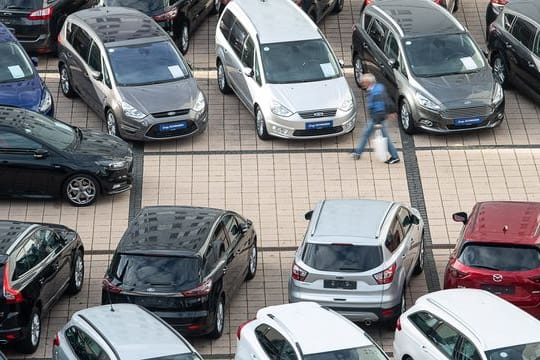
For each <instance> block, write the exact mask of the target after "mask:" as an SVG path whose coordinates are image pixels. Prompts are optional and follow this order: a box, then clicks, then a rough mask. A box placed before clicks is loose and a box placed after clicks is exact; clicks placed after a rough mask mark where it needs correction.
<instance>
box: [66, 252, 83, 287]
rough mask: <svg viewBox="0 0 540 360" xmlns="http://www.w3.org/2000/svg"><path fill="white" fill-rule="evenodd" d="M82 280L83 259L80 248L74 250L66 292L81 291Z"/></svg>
mask: <svg viewBox="0 0 540 360" xmlns="http://www.w3.org/2000/svg"><path fill="white" fill-rule="evenodd" d="M83 282H84V259H83V254H82V251H81V250H77V252H75V257H74V260H73V270H72V272H71V278H70V279H69V285H68V288H67V293H68V294H72V295H73V294H77V293H79V292H80V291H81V289H82V286H83Z"/></svg>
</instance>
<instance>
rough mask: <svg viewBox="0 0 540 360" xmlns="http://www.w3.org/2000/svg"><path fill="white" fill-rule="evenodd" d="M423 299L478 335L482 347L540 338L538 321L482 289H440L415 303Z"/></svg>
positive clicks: (490, 348) (521, 342)
mask: <svg viewBox="0 0 540 360" xmlns="http://www.w3.org/2000/svg"><path fill="white" fill-rule="evenodd" d="M426 303H428V304H430V305H432V306H435V307H436V308H438V309H440V310H442V311H444V312H445V313H446V314H447V315H448V316H449V317H450V318H452V319H455V320H456V321H458V322H459V323H460V324H461V326H464V327H465V328H467V330H468V331H470V332H471V334H473V335H475V337H476V338H478V340H479V341H480V343H481V344H482V346H483V347H484V350H493V349H498V348H502V347H506V346H512V345H518V344H525V343H533V342H539V341H540V321H538V320H537V319H536V318H534V317H533V316H531V315H529V314H528V313H526V312H525V311H523V310H521V309H520V308H518V307H517V306H515V305H512V304H511V303H509V302H507V301H506V300H504V299H502V298H500V297H499V296H497V295H494V294H492V293H490V292H487V291H485V290H480V289H448V290H441V291H436V292H432V293H429V294H426V295H424V296H421V297H420V298H418V300H417V301H416V304H426ZM434 315H437V314H434ZM482 334H485V335H482Z"/></svg>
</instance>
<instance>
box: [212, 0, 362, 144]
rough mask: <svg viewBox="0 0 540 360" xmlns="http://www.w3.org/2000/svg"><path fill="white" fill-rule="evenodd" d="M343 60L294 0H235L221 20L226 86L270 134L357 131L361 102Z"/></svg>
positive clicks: (219, 46) (219, 57) (219, 50)
mask: <svg viewBox="0 0 540 360" xmlns="http://www.w3.org/2000/svg"><path fill="white" fill-rule="evenodd" d="M277 24H279V25H277ZM342 63H343V62H342V61H338V60H337V59H336V57H335V55H334V53H333V51H332V49H331V48H330V45H329V44H328V42H327V41H326V39H325V37H324V36H323V34H322V33H321V31H320V30H319V28H318V27H317V26H316V25H315V24H314V23H313V21H311V19H310V18H309V17H308V16H307V15H306V14H305V13H304V12H303V11H302V10H301V9H300V8H299V7H298V6H296V5H295V3H294V2H293V1H290V0H275V1H263V0H235V1H231V2H230V3H229V4H228V5H227V7H226V8H225V10H224V12H223V14H222V16H221V17H220V19H219V22H218V25H217V29H216V67H217V80H218V85H219V89H220V90H221V92H222V93H230V92H231V91H234V92H235V93H236V95H237V96H238V98H239V99H240V100H241V101H242V102H243V103H244V105H245V106H246V108H247V109H248V110H249V111H250V112H251V113H252V114H253V115H254V117H255V124H256V130H257V135H258V136H259V138H261V139H263V140H266V139H269V138H270V137H271V136H275V137H280V138H298V139H306V138H319V137H327V136H336V135H341V134H346V133H348V132H351V131H352V130H353V129H354V126H355V121H356V102H355V99H354V96H353V93H352V91H351V89H350V88H349V85H348V84H347V81H346V80H345V76H344V74H343V71H342V69H341V64H342Z"/></svg>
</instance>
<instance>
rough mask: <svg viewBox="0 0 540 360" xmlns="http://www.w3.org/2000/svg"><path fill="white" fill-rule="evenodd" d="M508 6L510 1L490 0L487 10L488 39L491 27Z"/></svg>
mask: <svg viewBox="0 0 540 360" xmlns="http://www.w3.org/2000/svg"><path fill="white" fill-rule="evenodd" d="M506 4H508V0H490V2H489V3H488V5H487V8H486V39H487V36H488V35H489V25H491V23H492V22H493V21H495V19H496V18H497V16H499V14H500V13H501V11H502V9H503V8H504V6H505V5H506Z"/></svg>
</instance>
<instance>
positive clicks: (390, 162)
mask: <svg viewBox="0 0 540 360" xmlns="http://www.w3.org/2000/svg"><path fill="white" fill-rule="evenodd" d="M398 162H399V158H390V159H388V160H386V161H385V163H387V164H395V163H398Z"/></svg>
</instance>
